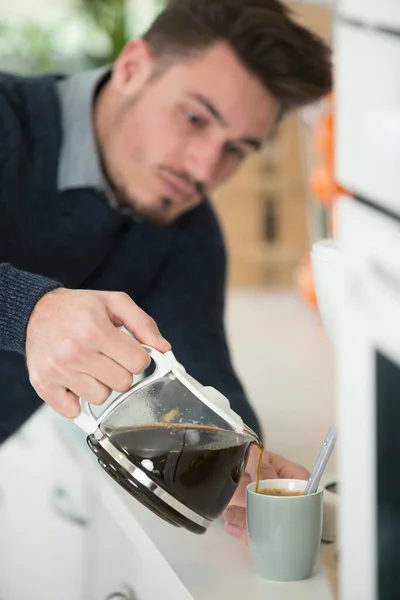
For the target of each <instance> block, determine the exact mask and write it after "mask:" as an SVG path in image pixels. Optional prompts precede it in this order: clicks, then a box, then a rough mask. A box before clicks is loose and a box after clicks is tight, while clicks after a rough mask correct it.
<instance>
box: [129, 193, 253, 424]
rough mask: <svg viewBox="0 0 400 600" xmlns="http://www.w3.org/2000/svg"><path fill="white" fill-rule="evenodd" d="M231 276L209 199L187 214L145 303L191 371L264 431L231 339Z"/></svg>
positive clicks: (246, 421)
mask: <svg viewBox="0 0 400 600" xmlns="http://www.w3.org/2000/svg"><path fill="white" fill-rule="evenodd" d="M225 278H226V257H225V249H224V243H223V239H222V235H221V231H220V228H219V225H218V222H217V220H216V217H215V215H214V213H213V211H212V209H211V207H210V206H209V204H208V203H206V204H203V205H201V206H200V207H198V208H197V209H195V210H194V211H192V212H191V213H188V214H187V215H185V216H184V217H183V218H182V219H181V221H180V223H179V224H178V230H177V233H176V236H175V239H174V243H173V247H172V249H171V253H170V256H169V259H168V261H167V262H166V263H165V264H164V267H163V269H162V271H161V272H160V273H158V275H157V277H156V278H155V281H154V284H153V288H152V290H151V292H150V293H149V294H148V295H147V296H146V297H145V298H142V299H141V300H140V302H139V303H140V305H141V306H142V308H143V309H144V310H145V311H146V312H148V313H149V314H150V315H151V316H152V317H153V318H154V319H155V320H156V321H157V323H158V325H159V327H160V328H161V331H163V333H165V335H166V337H167V339H168V340H169V342H170V343H171V344H172V349H173V351H174V353H175V355H176V357H177V359H178V360H179V361H180V362H182V364H183V365H184V367H185V368H186V370H187V372H188V373H189V374H190V375H192V376H193V377H195V378H196V379H198V380H199V381H200V383H202V384H203V385H211V386H213V387H215V388H217V389H218V390H219V391H221V392H222V393H223V394H225V395H226V396H227V398H228V399H229V401H230V403H231V406H232V408H233V409H234V410H235V411H236V412H238V413H239V414H240V415H241V417H242V418H243V420H244V421H245V423H246V424H247V425H249V426H250V427H251V428H253V429H254V430H255V431H256V432H257V433H259V434H260V425H259V423H258V420H257V417H256V415H255V413H254V411H253V409H252V407H251V406H250V404H249V402H248V400H247V398H246V395H245V392H244V390H243V387H242V385H241V383H240V381H239V380H238V378H237V376H236V374H235V372H234V369H233V367H232V363H231V358H230V353H229V349H228V345H227V341H226V336H225V330H224V323H223V321H224V303H225Z"/></svg>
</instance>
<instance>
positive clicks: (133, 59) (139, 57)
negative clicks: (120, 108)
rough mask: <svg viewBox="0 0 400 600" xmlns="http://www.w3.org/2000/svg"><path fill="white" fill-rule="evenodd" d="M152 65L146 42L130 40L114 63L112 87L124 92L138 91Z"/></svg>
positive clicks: (149, 73) (147, 77)
mask: <svg viewBox="0 0 400 600" xmlns="http://www.w3.org/2000/svg"><path fill="white" fill-rule="evenodd" d="M153 65H154V59H153V57H152V55H151V52H150V48H149V46H148V44H147V43H146V42H144V41H143V40H131V41H130V42H128V43H127V44H126V46H125V47H124V49H123V50H122V52H121V54H120V55H119V57H118V58H117V60H116V61H115V63H114V66H113V74H112V80H113V85H114V87H115V88H116V89H118V90H119V91H120V92H121V93H124V94H125V93H127V94H131V93H132V92H137V91H140V90H141V88H142V87H143V86H144V84H145V83H146V82H147V80H148V79H149V77H150V75H151V73H152V70H153Z"/></svg>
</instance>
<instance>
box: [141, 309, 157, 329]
mask: <svg viewBox="0 0 400 600" xmlns="http://www.w3.org/2000/svg"><path fill="white" fill-rule="evenodd" d="M141 324H142V327H144V328H145V329H157V324H156V322H155V320H154V319H153V317H151V316H150V315H148V314H147V313H145V312H144V313H143V315H142V318H141Z"/></svg>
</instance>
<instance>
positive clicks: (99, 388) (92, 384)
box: [66, 373, 112, 406]
mask: <svg viewBox="0 0 400 600" xmlns="http://www.w3.org/2000/svg"><path fill="white" fill-rule="evenodd" d="M66 385H67V386H68V389H69V390H70V391H71V392H72V393H73V394H75V396H78V398H82V399H83V400H86V402H89V403H90V404H95V405H97V406H99V405H101V404H104V402H105V401H106V400H107V398H109V397H110V394H111V392H112V390H111V389H110V388H108V387H107V386H105V385H103V384H102V383H100V382H99V381H97V379H94V377H90V375H86V374H85V373H77V374H76V375H69V377H68V378H67V382H66Z"/></svg>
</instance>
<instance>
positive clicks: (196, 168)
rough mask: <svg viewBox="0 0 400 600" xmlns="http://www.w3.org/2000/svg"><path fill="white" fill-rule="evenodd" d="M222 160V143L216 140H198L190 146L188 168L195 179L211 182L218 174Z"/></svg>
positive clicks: (204, 182)
mask: <svg viewBox="0 0 400 600" xmlns="http://www.w3.org/2000/svg"><path fill="white" fill-rule="evenodd" d="M220 162H221V144H220V143H218V142H216V141H210V140H207V141H206V140H201V141H200V140H196V142H192V144H191V145H190V147H189V148H188V151H187V154H186V170H187V172H188V173H190V175H191V177H192V179H193V180H194V181H197V182H199V183H202V184H208V183H211V182H212V181H213V180H214V179H215V178H216V176H217V171H218V167H219V165H220Z"/></svg>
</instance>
